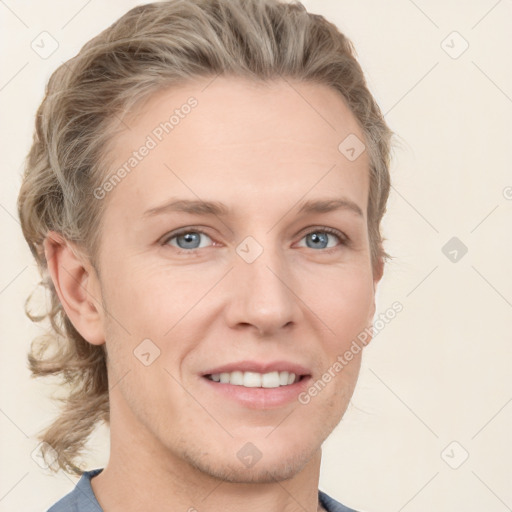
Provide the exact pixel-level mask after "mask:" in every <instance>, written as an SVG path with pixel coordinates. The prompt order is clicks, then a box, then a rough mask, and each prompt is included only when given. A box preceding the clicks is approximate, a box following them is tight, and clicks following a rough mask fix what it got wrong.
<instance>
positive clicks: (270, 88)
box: [98, 77, 376, 482]
mask: <svg viewBox="0 0 512 512" xmlns="http://www.w3.org/2000/svg"><path fill="white" fill-rule="evenodd" d="M207 84H208V81H205V82H197V83H191V84H189V85H187V86H180V87H179V88H173V89H172V90H166V91H163V92H160V93H158V94H157V95H155V96H153V97H152V98H151V99H150V101H149V102H147V103H146V104H145V105H144V107H143V108H142V109H141V111H140V112H139V113H138V115H137V116H136V117H133V119H132V120H131V121H128V124H129V126H130V129H127V130H126V131H125V132H123V133H121V134H120V135H118V136H117V138H116V139H115V143H114V144H113V145H112V147H111V150H110V156H111V157H112V159H113V165H112V167H111V168H112V170H114V171H115V170H117V169H119V168H121V167H122V166H123V165H124V164H125V163H126V162H128V161H129V159H130V158H131V157H133V151H138V156H137V157H136V159H137V163H136V164H135V161H134V160H132V161H131V163H132V164H134V165H133V166H132V167H131V168H130V171H129V172H127V173H122V172H121V173H120V174H121V177H122V179H121V180H120V181H119V182H118V183H115V185H114V186H112V187H107V188H108V189H109V190H108V193H107V194H106V195H105V197H103V198H100V199H98V200H103V201H107V204H106V209H105V213H104V217H103V223H102V228H101V229H102V231H101V244H100V251H99V259H98V261H99V265H98V267H99V269H98V270H99V276H100V278H99V279H100V283H99V286H100V288H101V300H102V302H103V305H104V311H105V312H108V313H105V312H104V313H103V315H104V316H103V320H102V321H103V327H104V333H105V334H104V336H105V340H106V345H107V352H108V371H109V381H110V386H111V388H112V389H111V398H110V400H111V429H112V431H113V432H114V433H115V432H117V433H120V432H121V431H122V432H124V435H126V436H128V437H129V438H130V442H132V443H137V445H138V446H144V447H146V449H147V450H150V451H152V450H154V452H155V453H158V460H161V461H169V462H172V463H173V464H174V463H176V462H177V461H179V462H180V463H184V464H186V465H189V466H191V467H194V468H195V469H199V470H200V471H202V472H204V473H207V474H209V475H213V476H216V477H220V478H222V479H225V480H229V481H237V482H249V481H251V482H264V481H273V479H278V480H282V479H285V478H290V477H292V476H293V475H294V474H296V473H298V472H299V471H301V469H303V468H304V467H305V465H306V464H307V462H308V461H309V460H311V458H312V457H313V455H314V454H316V453H318V452H319V448H320V446H321V444H322V442H323V441H324V440H325V438H326V437H327V436H328V435H329V433H330V432H331V431H332V430H333V428H334V427H335V426H336V425H337V424H338V423H339V421H340V419H341V417H342V415H343V413H344V412H345V409H346V407H347V405H348V402H349V400H350V397H351V395H352V392H353V389H354V386H355V383H356V380H357V375H358V371H359V366H360V357H361V353H360V352H359V353H358V354H355V355H354V357H353V359H352V360H351V361H350V362H349V363H348V364H346V365H344V366H343V368H342V369H341V370H338V371H334V372H333V370H332V368H333V365H334V364H335V362H336V361H337V359H338V356H340V355H343V353H344V352H345V351H346V350H347V349H348V348H349V347H350V344H351V342H352V341H353V340H354V339H355V338H356V337H357V335H358V334H359V333H360V332H361V331H363V330H364V329H365V328H366V327H368V326H369V325H371V322H372V318H373V314H374V293H375V285H376V281H374V276H373V273H372V267H371V261H370V247H369V240H368V230H367V216H366V210H367V198H368V186H369V177H368V169H369V161H368V157H367V154H366V152H363V153H362V154H361V155H360V156H359V157H358V158H357V159H355V160H353V159H352V160H353V161H351V160H349V159H347V158H346V157H345V155H344V154H342V153H341V152H340V150H339V149H338V146H339V145H340V143H341V142H342V141H343V140H344V139H345V138H346V137H347V136H349V135H350V134H354V135H356V136H357V137H359V139H361V140H362V139H363V134H362V132H361V130H360V128H359V126H358V124H357V122H356V120H355V118H354V116H353V115H352V114H351V113H350V111H349V110H348V108H347V107H346V105H345V104H344V102H343V100H342V99H341V97H340V96H339V95H338V93H336V92H335V91H334V90H331V89H330V88H328V87H326V86H323V85H317V84H304V83H303V84H298V83H294V84H293V88H292V87H291V86H290V85H289V84H288V83H287V82H286V81H284V80H283V81H275V82H272V83H266V84H265V85H262V84H256V83H252V82H246V81H244V80H241V79H234V78H220V77H219V78H217V79H215V80H214V81H213V82H212V83H210V85H208V86H207V87H206V85H207ZM205 87H206V88H205ZM190 97H194V98H195V101H190V100H189V105H192V104H194V105H193V106H191V107H190V108H186V107H183V106H184V105H185V104H187V100H188V99H189V98H190ZM306 100H307V101H306ZM175 109H178V112H177V113H176V118H175V119H173V120H171V123H172V128H171V129H170V128H169V125H165V124H164V125H162V124H161V123H165V122H166V121H168V120H169V117H170V115H171V114H172V113H173V111H174V110H175ZM177 118H179V121H177ZM162 126H165V127H166V128H167V131H166V130H165V129H164V128H162ZM158 128H159V129H158ZM148 137H149V138H148ZM150 139H151V140H152V141H153V142H151V140H150ZM143 145H146V147H148V148H149V149H148V151H144V150H141V151H139V148H141V146H143ZM142 153H144V154H145V156H144V155H142ZM103 190H105V189H103ZM98 195H100V196H101V194H98ZM330 368H331V379H329V382H328V383H325V380H326V379H324V380H323V381H322V375H323V374H324V373H325V372H327V371H328V370H329V369H330ZM338 368H339V367H338ZM232 372H234V373H232ZM276 372H277V373H276ZM283 372H289V373H288V374H285V373H283ZM290 373H295V375H296V377H295V379H294V378H293V376H290ZM261 374H265V377H261ZM266 374H270V376H268V375H266ZM212 379H213V380H212ZM219 379H221V381H220V382H217V381H218V380H219ZM299 379H300V380H299ZM292 380H296V381H297V382H295V383H293V384H291V385H286V386H284V385H279V387H273V386H276V385H278V384H279V383H281V384H282V383H284V382H291V381H292ZM319 380H320V381H322V384H321V385H318V381H319ZM242 383H243V384H242ZM315 383H317V390H316V393H315V392H312V393H309V391H308V390H309V389H310V388H311V387H312V386H314V384H315ZM266 386H270V387H266ZM306 395H307V396H309V400H306V399H305V397H306ZM312 395H315V396H312ZM300 397H302V400H301V399H300ZM306 402H307V403H306ZM114 435H115V434H114ZM116 442H118V443H119V442H122V441H119V440H118V441H116ZM127 442H128V441H127ZM248 443H250V444H248ZM251 457H252V459H251ZM251 460H252V461H253V462H251ZM254 461H256V462H255V463H254ZM164 463H165V462H164Z"/></svg>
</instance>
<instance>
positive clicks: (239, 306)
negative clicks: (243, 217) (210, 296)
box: [225, 248, 301, 336]
mask: <svg viewBox="0 0 512 512" xmlns="http://www.w3.org/2000/svg"><path fill="white" fill-rule="evenodd" d="M234 258H235V260H234V261H235V263H234V268H233V270H232V271H231V272H230V281H231V286H230V292H229V295H228V300H227V304H226V307H225V315H226V321H227V323H228V325H229V326H230V327H231V328H235V329H240V328H245V329H252V330H254V331H256V332H257V334H258V335H259V336H271V335H273V334H276V333H278V332H279V330H281V329H283V328H285V327H286V328H290V327H292V326H293V325H297V323H298V322H299V321H300V318H301V308H300V299H299V297H298V296H297V295H296V291H295V289H296V288H297V283H296V280H294V278H293V273H292V272H291V269H290V266H289V265H287V264H286V261H285V260H284V256H283V255H282V254H280V253H279V251H271V250H270V249H268V248H267V249H264V250H263V253H262V254H261V255H260V256H258V257H257V258H256V259H255V260H254V261H253V262H252V263H249V262H247V261H245V260H244V259H243V258H242V257H240V256H239V255H238V254H236V253H235V254H234Z"/></svg>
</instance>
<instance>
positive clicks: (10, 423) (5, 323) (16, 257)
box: [0, 0, 512, 512]
mask: <svg viewBox="0 0 512 512" xmlns="http://www.w3.org/2000/svg"><path fill="white" fill-rule="evenodd" d="M138 3H140V2H136V1H131V0H130V1H128V0H124V1H121V0H114V1H110V2H108V3H107V2H100V1H98V0H89V1H86V0H70V1H67V2H57V1H55V0H47V1H45V2H35V1H34V2H22V1H15V0H2V1H0V23H1V25H0V33H1V34H2V36H3V37H2V53H1V61H0V65H1V67H0V69H1V73H0V77H1V78H0V108H1V112H2V116H1V120H0V123H1V125H0V130H1V133H0V139H1V141H2V148H3V150H2V164H1V173H2V174H1V186H0V225H1V239H2V243H1V246H0V266H1V274H0V329H1V344H2V346H1V350H2V351H1V355H2V357H1V359H0V365H1V369H0V379H1V397H0V439H1V461H2V463H1V470H0V510H1V511H14V510H17V511H19V510H23V511H24V512H29V511H34V512H36V511H39V512H41V511H43V510H46V509H47V507H49V506H50V505H51V504H53V503H54V502H55V501H56V500H57V499H58V498H60V497H61V496H63V495H64V494H65V493H67V492H68V491H70V490H71V489H72V488H73V485H74V483H75V481H76V479H75V480H74V479H72V478H70V477H68V476H67V475H65V474H63V473H59V474H57V475H53V474H51V473H50V472H49V471H47V470H45V469H44V468H42V467H41V466H40V462H38V459H37V457H33V456H32V452H33V450H34V449H35V448H36V446H37V444H38V441H37V439H36V437H35V435H36V434H37V432H38V431H39V430H40V429H42V428H43V427H44V426H45V425H46V424H47V423H48V422H49V421H50V419H51V418H52V417H53V416H54V415H55V412H56V405H55V404H54V403H53V402H51V401H50V400H49V398H48V397H49V394H50V392H51V391H52V389H53V388H52V386H51V384H47V383H45V382H43V381H40V382H38V381H37V380H31V379H30V377H29V372H28V370H27V365H26V353H27V350H28V347H29V344H30V341H31V340H32V338H33V337H34V336H35V335H36V334H38V333H39V330H38V329H37V328H36V327H35V326H33V325H32V324H31V322H30V321H29V320H28V319H27V318H26V317H25V316H24V311H23V306H24V301H25V298H26V297H27V296H28V295H29V293H30V292H31V291H32V290H33V289H34V287H35V285H36V283H37V280H38V274H37V271H36V267H35V264H34V262H33V260H32V258H31V255H30V253H29V250H28V248H27V246H26V244H25V241H24V239H23V237H22V234H21V230H20V226H19V222H18V219H17V214H16V197H17V194H18V190H19V186H20V177H21V172H22V168H23V159H24V157H25V155H26V153H27V151H28V149H29V145H30V142H31V137H32V131H33V126H34V116H35V112H36V109H37V107H38V105H39V103H40V102H41V100H42V97H43V91H44V86H45V84H46V82H47V80H48V78H49V77H50V75H51V73H52V72H53V70H55V69H56V68H57V67H58V65H60V64H61V63H62V62H63V61H66V60H67V59H69V58H71V57H72V56H74V55H75V54H76V53H77V52H78V50H79V49H80V48H81V46H82V45H83V44H84V43H85V42H86V41H88V40H89V39H90V38H91V37H92V36H94V35H96V34H97V33H98V32H100V31H101V30H103V29H104V28H106V27H107V26H108V25H110V24H111V23H112V22H113V21H115V20H116V19H117V18H119V17H120V16H121V15H122V14H124V12H126V11H127V10H128V9H129V8H131V7H133V6H135V5H137V4H138ZM304 3H305V5H306V6H307V7H308V9H309V10H311V11H312V12H316V13H320V14H323V15H324V16H326V17H327V18H328V19H329V20H331V21H333V22H334V23H336V25H337V26H338V27H339V28H340V29H341V30H342V31H343V32H344V33H345V34H346V35H347V36H349V38H351V39H352V41H353V42H354V45H355V47H356V50H357V53H358V58H359V61H360V63H361V65H362V67H363V69H364V70H365V73H366V76H367V79H368V83H369V86H370V89H371V90H372V92H373V93H374V95H375V97H376V98H377V101H378V102H379V104H380V106H381V108H382V111H383V112H384V113H385V117H386V120H387V122H388V123H389V125H390V126H391V128H392V129H393V130H394V131H395V132H396V133H397V135H398V136H399V137H398V138H397V142H398V143H399V145H397V148H396V149H395V150H394V156H393V165H392V169H391V172H392V180H393V188H392V191H391V196H390V200H389V206H388V213H387V214H386V217H385V220H384V224H383V230H384V236H385V237H386V250H387V251H388V252H389V253H390V254H391V255H392V256H393V257H394V259H393V260H392V261H391V262H390V263H389V264H388V265H387V268H386V271H385V277H384V279H383V280H382V282H381V284H380V287H379V290H378V297H377V298H378V303H377V306H378V312H382V311H385V310H386V309H387V308H389V307H390V305H391V304H392V303H393V302H394V301H397V300H398V301H400V302H401V303H402V304H403V311H402V312H401V313H400V314H398V315H397V316H396V318H395V319H394V320H393V321H392V322H390V323H389V324H388V325H386V327H385V328H384V329H382V330H381V331H380V332H379V334H378V335H377V336H376V337H375V339H374V340H373V341H372V343H371V344H370V346H368V347H367V348H366V349H365V353H364V357H363V365H362V369H361V374H360V378H359V382H358V386H357V388H356V392H355V394H354V397H353V399H352V401H351V404H350V406H349V408H348V411H347V413H346V414H345V417H344V419H343V420H342V422H341V423H340V425H339V426H338V427H337V428H336V429H335V431H334V432H333V434H332V435H331V437H330V438H329V439H328V441H327V442H326V443H325V444H324V450H323V464H322V472H321V479H320V488H321V489H322V490H324V491H326V492H327V493H328V494H330V495H332V496H333V497H335V498H337V499H338V500H340V501H342V502H343V503H345V504H346V505H348V506H351V507H354V508H356V509H357V510H360V511H361V512H363V511H367V512H399V511H402V510H403V511H405V512H409V511H410V512H412V511H416V512H424V511H425V512H426V511H431V510H436V511H440V512H441V511H450V512H451V511H454V510H464V511H466V512H476V511H481V510H485V511H486V512H503V511H505V510H512V444H511V431H512V379H511V372H510V366H511V363H512V335H511V325H512V268H511V267H512V265H511V261H512V241H511V238H512V236H511V231H512V230H511V227H512V222H511V221H512V167H511V162H512V137H511V134H512V54H511V50H512V36H511V31H510V27H511V26H512V2H511V1H510V0H501V1H496V0H471V1H469V2H468V1H462V0H450V1H445V0H443V1H441V0H435V1H426V0H416V1H412V0H390V1H387V2H382V1H381V0H363V1H356V0H309V1H305V2H304ZM42 32H47V33H48V34H49V35H50V36H48V35H47V34H45V35H42V36H41V33H42ZM41 37H45V38H47V39H46V41H48V44H47V45H46V48H47V50H48V51H50V50H52V49H53V48H52V47H51V44H53V45H56V44H58V47H56V48H55V51H54V52H53V53H52V54H51V55H40V53H41V50H39V52H38V51H35V50H34V49H33V46H34V44H33V41H36V42H37V41H40V38H41ZM52 40H53V41H55V42H56V43H52V42H51V41H52ZM50 43H51V44H50ZM43 57H44V58H43ZM447 244H448V245H447ZM466 251H467V252H466ZM107 450H108V438H107V432H106V431H105V429H103V430H102V429H100V430H99V431H98V432H97V433H96V435H95V436H94V437H93V439H92V443H91V455H90V456H89V458H88V459H87V464H88V467H89V468H94V467H102V466H103V464H104V463H105V462H106V454H107Z"/></svg>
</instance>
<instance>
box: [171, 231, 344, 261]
mask: <svg viewBox="0 0 512 512" xmlns="http://www.w3.org/2000/svg"><path fill="white" fill-rule="evenodd" d="M187 233H200V234H202V235H206V236H207V237H209V238H212V237H211V236H209V235H208V233H206V232H204V231H203V230H201V229H199V228H194V226H189V227H187V228H186V229H181V230H179V231H175V232H173V233H170V234H169V235H167V236H165V237H164V239H163V240H162V242H161V245H162V246H164V247H165V246H169V242H170V241H171V240H172V239H173V238H177V237H179V236H181V235H185V234H187ZM312 233H328V234H329V235H334V236H336V237H337V238H338V240H339V241H340V243H339V244H338V245H336V246H335V247H329V248H328V249H321V250H319V251H317V252H323V253H324V254H331V253H332V252H334V251H336V250H338V249H339V247H340V246H341V245H345V246H347V245H349V238H348V237H347V236H345V235H344V234H343V233H342V232H341V231H338V230H337V229H334V228H329V227H327V226H318V227H315V228H313V229H311V230H310V231H307V232H306V233H304V234H303V235H302V236H301V238H300V239H301V240H302V239H303V238H304V237H306V236H308V235H310V234H312ZM171 247H172V248H173V249H174V250H175V251H176V252H177V253H178V254H189V255H194V254H197V251H199V250H200V249H205V247H199V248H196V249H180V248H179V247H175V246H171Z"/></svg>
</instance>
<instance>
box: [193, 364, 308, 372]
mask: <svg viewBox="0 0 512 512" xmlns="http://www.w3.org/2000/svg"><path fill="white" fill-rule="evenodd" d="M238 370H239V371H242V372H256V373H270V372H289V373H295V375H309V374H310V373H309V370H308V369H307V368H306V367H304V366H302V365H300V364H297V363H292V362H289V361H262V362H258V361H237V362H234V363H228V364H224V365H222V366H217V367H215V368H212V369H211V370H208V371H207V372H205V373H204V374H203V375H211V374H213V373H231V372H235V371H238Z"/></svg>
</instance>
